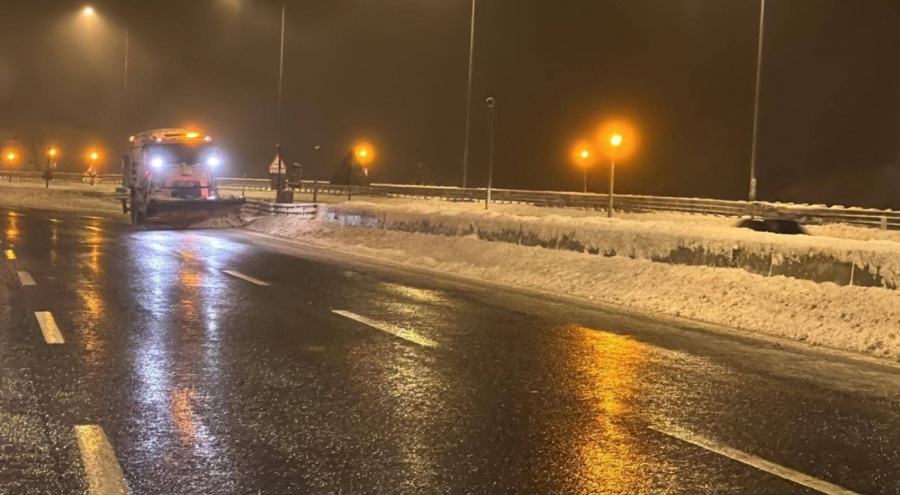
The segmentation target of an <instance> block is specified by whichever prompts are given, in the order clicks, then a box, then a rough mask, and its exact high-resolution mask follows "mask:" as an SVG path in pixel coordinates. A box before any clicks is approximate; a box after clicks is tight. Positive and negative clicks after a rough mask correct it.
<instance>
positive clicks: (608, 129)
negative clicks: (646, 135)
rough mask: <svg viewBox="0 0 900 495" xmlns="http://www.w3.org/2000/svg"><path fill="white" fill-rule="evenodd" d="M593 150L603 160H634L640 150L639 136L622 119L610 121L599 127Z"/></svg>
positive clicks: (628, 123) (632, 127)
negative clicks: (595, 147)
mask: <svg viewBox="0 0 900 495" xmlns="http://www.w3.org/2000/svg"><path fill="white" fill-rule="evenodd" d="M594 136H595V137H594V139H595V141H594V143H595V144H596V146H597V149H596V150H595V151H596V152H597V153H599V154H601V155H602V156H603V158H604V159H610V158H613V157H615V158H617V159H619V160H623V159H629V158H634V156H635V154H636V153H637V151H638V150H639V149H640V142H641V136H640V135H639V134H638V132H637V130H636V129H635V127H634V126H632V125H631V123H630V122H628V121H627V120H624V119H610V120H608V121H606V122H604V123H603V124H601V125H600V128H599V129H598V130H597V134H595V135H594Z"/></svg>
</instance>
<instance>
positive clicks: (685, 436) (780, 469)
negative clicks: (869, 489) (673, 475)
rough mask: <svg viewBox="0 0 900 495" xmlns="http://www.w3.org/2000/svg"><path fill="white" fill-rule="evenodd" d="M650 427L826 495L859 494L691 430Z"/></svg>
mask: <svg viewBox="0 0 900 495" xmlns="http://www.w3.org/2000/svg"><path fill="white" fill-rule="evenodd" d="M650 429H651V430H653V431H656V432H659V433H662V434H664V435H668V436H670V437H672V438H676V439H678V440H681V441H682V442H686V443H689V444H691V445H694V446H697V447H700V448H701V449H704V450H708V451H710V452H713V453H715V454H719V455H721V456H723V457H727V458H729V459H731V460H733V461H737V462H740V463H741V464H746V465H747V466H751V467H754V468H756V469H759V470H760V471H763V472H766V473H769V474H771V475H774V476H778V477H779V478H782V479H785V480H788V481H792V482H794V483H796V484H798V485H802V486H805V487H807V488H811V489H813V490H815V491H817V492H819V493H824V494H826V495H860V494H859V493H857V492H854V491H850V490H847V489H846V488H842V487H840V486H837V485H834V484H831V483H829V482H827V481H822V480H820V479H818V478H813V477H812V476H810V475H808V474H804V473H801V472H800V471H795V470H793V469H791V468H787V467H784V466H782V465H780V464H775V463H774V462H770V461H767V460H765V459H763V458H761V457H756V456H755V455H752V454H747V453H746V452H741V451H740V450H737V449H733V448H731V447H728V446H726V445H722V444H720V443H719V442H717V441H715V440H711V439H708V438H705V437H702V436H700V435H695V434H693V433H691V432H688V431H684V430H681V429H679V428H673V427H668V428H664V427H660V426H651V427H650Z"/></svg>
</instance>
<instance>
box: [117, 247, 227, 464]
mask: <svg viewBox="0 0 900 495" xmlns="http://www.w3.org/2000/svg"><path fill="white" fill-rule="evenodd" d="M129 247H130V253H129V259H131V260H133V263H134V265H135V270H134V272H135V273H134V275H133V277H132V281H131V286H132V290H133V291H134V292H135V298H136V300H138V301H141V303H142V305H143V306H144V307H145V308H146V309H147V311H148V313H149V314H148V318H147V320H146V321H147V324H146V325H144V326H143V328H141V330H140V331H141V335H140V337H139V339H138V340H137V341H136V342H137V343H138V346H137V348H136V349H135V374H136V375H137V377H138V383H139V386H138V390H137V400H138V402H139V404H140V405H141V411H142V412H141V415H142V416H144V421H146V422H147V423H148V424H150V425H152V427H150V428H148V429H147V431H146V434H145V435H144V436H143V438H142V442H143V444H144V445H143V447H144V448H146V449H152V451H159V450H161V449H165V448H175V449H176V450H177V447H175V446H173V445H171V443H172V442H173V441H174V442H177V444H179V445H181V446H183V447H186V448H188V449H189V450H190V451H192V452H193V454H194V455H196V456H199V457H201V458H203V459H204V461H203V462H204V463H205V464H206V465H209V464H210V463H214V464H219V463H226V462H227V459H226V458H225V454H224V453H223V452H222V451H221V444H222V442H221V441H220V440H219V439H217V438H216V437H215V436H214V435H212V433H211V432H210V430H209V428H208V427H207V425H208V424H209V421H211V418H209V417H207V416H206V415H205V414H202V413H201V412H200V411H206V410H210V409H211V407H210V405H209V401H210V400H212V399H213V398H216V397H222V396H223V392H222V391H221V390H218V387H219V386H221V381H222V379H223V377H222V372H223V371H222V363H221V359H222V357H221V350H220V346H221V339H220V338H219V335H218V332H219V325H220V321H219V319H220V316H219V311H220V310H219V308H220V307H221V306H222V305H227V304H229V303H230V301H232V300H233V299H234V298H235V297H236V296H235V295H234V294H233V293H231V289H230V288H229V284H228V283H227V281H226V280H225V279H224V278H223V277H221V275H219V274H218V272H216V271H211V270H209V268H208V265H207V264H208V263H211V262H218V261H221V259H220V258H222V257H223V256H224V255H225V254H226V253H220V252H218V251H212V252H210V251H209V250H208V249H207V246H206V238H204V237H200V236H197V235H194V234H192V233H173V232H145V233H141V234H139V235H135V236H132V238H131V243H130V245H129ZM201 377H202V378H201Z"/></svg>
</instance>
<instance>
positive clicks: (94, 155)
mask: <svg viewBox="0 0 900 495" xmlns="http://www.w3.org/2000/svg"><path fill="white" fill-rule="evenodd" d="M99 159H100V153H97V152H96V151H94V152H93V153H91V161H92V162H96V161H97V160H99Z"/></svg>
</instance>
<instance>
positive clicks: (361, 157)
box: [353, 143, 375, 167]
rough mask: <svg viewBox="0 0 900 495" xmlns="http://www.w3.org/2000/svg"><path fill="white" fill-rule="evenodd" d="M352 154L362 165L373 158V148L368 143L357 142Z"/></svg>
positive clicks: (370, 161) (365, 164)
mask: <svg viewBox="0 0 900 495" xmlns="http://www.w3.org/2000/svg"><path fill="white" fill-rule="evenodd" d="M353 150H354V153H353V154H354V155H356V159H357V160H358V161H359V163H360V165H362V166H363V167H365V166H367V165H369V164H370V163H372V161H374V160H375V148H374V147H373V146H372V145H371V144H369V143H359V144H357V145H356V146H354V147H353Z"/></svg>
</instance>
